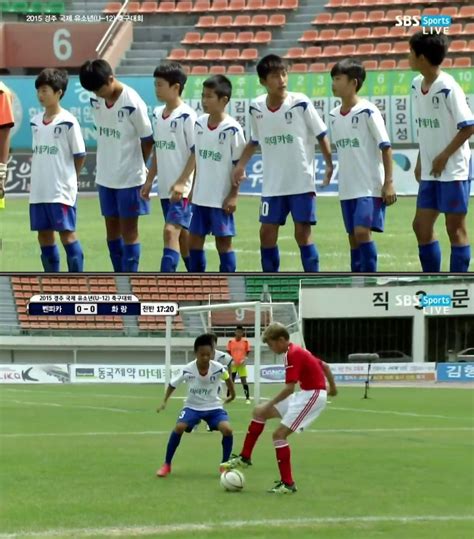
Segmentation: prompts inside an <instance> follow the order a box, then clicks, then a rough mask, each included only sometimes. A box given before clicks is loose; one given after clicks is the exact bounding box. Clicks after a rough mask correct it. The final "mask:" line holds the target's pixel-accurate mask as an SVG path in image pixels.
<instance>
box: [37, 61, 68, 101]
mask: <svg viewBox="0 0 474 539" xmlns="http://www.w3.org/2000/svg"><path fill="white" fill-rule="evenodd" d="M67 83H68V74H67V71H65V70H64V69H56V68H54V67H48V68H46V69H43V71H41V73H40V74H39V75H38V77H37V79H36V80H35V88H36V89H37V90H38V89H39V88H40V87H41V86H50V87H51V88H52V89H53V90H54V91H55V92H59V90H62V92H63V93H62V94H61V97H60V98H59V99H62V98H63V97H64V94H65V93H66V89H67Z"/></svg>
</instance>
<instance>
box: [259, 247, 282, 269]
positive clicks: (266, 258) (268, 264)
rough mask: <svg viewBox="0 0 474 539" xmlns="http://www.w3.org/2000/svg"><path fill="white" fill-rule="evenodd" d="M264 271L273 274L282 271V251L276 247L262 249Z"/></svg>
mask: <svg viewBox="0 0 474 539" xmlns="http://www.w3.org/2000/svg"><path fill="white" fill-rule="evenodd" d="M260 254H261V260H262V271H264V272H267V273H273V272H276V271H278V270H279V269H280V251H279V250H278V245H276V246H275V247H260Z"/></svg>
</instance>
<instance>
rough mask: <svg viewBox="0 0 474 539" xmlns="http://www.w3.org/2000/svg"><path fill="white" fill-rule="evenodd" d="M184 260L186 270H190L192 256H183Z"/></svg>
mask: <svg viewBox="0 0 474 539" xmlns="http://www.w3.org/2000/svg"><path fill="white" fill-rule="evenodd" d="M183 262H184V266H185V268H186V271H190V270H189V268H190V265H191V257H190V256H189V255H188V256H183Z"/></svg>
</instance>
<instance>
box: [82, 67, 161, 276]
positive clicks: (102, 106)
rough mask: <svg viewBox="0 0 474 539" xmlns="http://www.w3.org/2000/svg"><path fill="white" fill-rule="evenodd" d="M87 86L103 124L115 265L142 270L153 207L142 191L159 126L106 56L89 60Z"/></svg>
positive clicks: (103, 168) (103, 199)
mask: <svg viewBox="0 0 474 539" xmlns="http://www.w3.org/2000/svg"><path fill="white" fill-rule="evenodd" d="M79 78H80V81H81V84H82V86H83V87H84V88H85V89H86V90H89V91H90V92H93V93H94V94H95V95H96V97H95V98H91V107H92V114H93V116H94V120H95V124H96V127H97V174H96V179H95V181H96V183H97V188H98V191H99V200H100V208H101V212H102V215H103V216H104V219H105V227H106V231H107V245H108V248H109V253H110V259H111V261H112V265H113V268H114V271H116V272H120V271H125V272H136V271H138V264H139V261H140V242H139V237H138V217H139V216H140V215H146V214H148V213H149V203H148V202H147V201H145V200H143V199H142V198H141V197H140V191H141V186H142V185H143V184H144V183H145V180H146V167H145V163H146V162H147V160H148V157H149V156H150V153H151V151H152V149H153V132H152V128H151V122H150V119H149V118H148V109H147V106H146V104H145V102H144V101H143V99H142V98H141V97H140V96H139V95H138V93H137V92H136V91H135V90H134V89H133V88H130V87H129V86H127V85H125V84H122V83H121V82H119V81H118V80H117V79H116V78H115V77H114V74H113V72H112V68H111V67H110V65H109V64H108V63H107V62H106V61H105V60H93V61H92V62H90V61H87V62H85V63H84V64H83V65H82V66H81V68H80V71H79Z"/></svg>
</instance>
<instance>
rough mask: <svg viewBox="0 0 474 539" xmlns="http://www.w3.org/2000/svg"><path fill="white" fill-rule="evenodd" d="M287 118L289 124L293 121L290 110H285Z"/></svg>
mask: <svg viewBox="0 0 474 539" xmlns="http://www.w3.org/2000/svg"><path fill="white" fill-rule="evenodd" d="M285 120H286V123H287V124H288V125H289V124H291V122H292V121H293V114H292V113H291V112H290V111H288V112H285Z"/></svg>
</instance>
